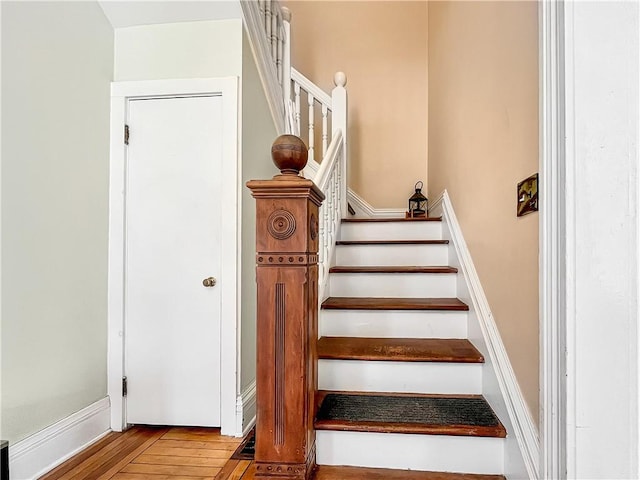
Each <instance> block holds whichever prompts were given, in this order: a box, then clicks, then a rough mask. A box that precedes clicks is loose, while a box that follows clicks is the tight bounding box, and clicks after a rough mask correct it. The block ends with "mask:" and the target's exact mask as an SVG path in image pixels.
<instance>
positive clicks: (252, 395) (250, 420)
mask: <svg viewBox="0 0 640 480" xmlns="http://www.w3.org/2000/svg"><path fill="white" fill-rule="evenodd" d="M255 424H256V381H255V380H254V381H253V382H251V383H250V384H249V385H248V386H247V387H246V388H245V389H244V390H243V391H242V393H241V394H240V395H238V398H237V400H236V437H245V436H246V435H247V434H248V433H249V431H250V430H251V429H252V428H253V426H254V425H255Z"/></svg>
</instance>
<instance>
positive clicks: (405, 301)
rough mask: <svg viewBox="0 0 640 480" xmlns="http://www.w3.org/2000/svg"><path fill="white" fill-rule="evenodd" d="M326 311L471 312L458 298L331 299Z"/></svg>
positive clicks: (325, 302)
mask: <svg viewBox="0 0 640 480" xmlns="http://www.w3.org/2000/svg"><path fill="white" fill-rule="evenodd" d="M322 308H324V309H334V310H335V309H341V310H464V311H466V310H469V306H468V305H467V304H466V303H464V302H462V301H461V300H459V299H457V298H395V297H393V298H390V297H329V298H327V299H326V300H325V301H324V302H322Z"/></svg>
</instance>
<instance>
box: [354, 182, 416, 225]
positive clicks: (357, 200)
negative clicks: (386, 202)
mask: <svg viewBox="0 0 640 480" xmlns="http://www.w3.org/2000/svg"><path fill="white" fill-rule="evenodd" d="M347 198H348V200H349V203H350V204H351V206H352V207H353V209H354V210H355V211H356V215H358V216H359V217H371V218H391V217H404V214H405V210H403V209H402V208H374V207H372V206H371V205H369V204H368V203H367V202H366V201H365V200H364V199H363V198H362V197H361V196H359V195H358V194H357V193H356V192H354V191H353V190H351V189H349V192H348V194H347Z"/></svg>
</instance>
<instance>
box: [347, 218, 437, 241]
mask: <svg viewBox="0 0 640 480" xmlns="http://www.w3.org/2000/svg"><path fill="white" fill-rule="evenodd" d="M440 238H442V222H357V223H343V224H342V225H341V226H340V240H439V239H440Z"/></svg>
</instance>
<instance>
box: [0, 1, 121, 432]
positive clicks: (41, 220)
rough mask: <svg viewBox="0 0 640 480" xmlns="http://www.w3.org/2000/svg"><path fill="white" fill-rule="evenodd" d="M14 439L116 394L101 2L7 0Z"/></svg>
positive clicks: (6, 188) (5, 186) (5, 162)
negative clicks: (112, 387) (110, 368)
mask: <svg viewBox="0 0 640 480" xmlns="http://www.w3.org/2000/svg"><path fill="white" fill-rule="evenodd" d="M1 8H2V235H3V236H2V277H3V283H2V324H1V328H2V389H1V390H2V431H1V432H0V437H1V438H3V439H8V440H10V441H11V442H16V441H19V440H21V439H23V438H25V437H27V436H28V435H30V434H32V433H34V432H36V431H39V430H41V429H43V428H44V427H47V426H48V425H51V424H52V423H54V422H56V421H58V420H60V419H62V418H65V417H67V416H69V415H70V414H72V413H74V412H77V411H78V410H81V409H82V408H84V407H86V406H87V405H90V404H92V403H93V402H95V401H97V400H99V399H101V398H104V397H105V396H106V379H107V372H106V365H107V362H106V359H107V350H106V347H107V330H106V326H107V323H106V322H107V312H106V309H107V218H108V211H107V206H108V179H109V88H110V87H109V82H110V81H111V79H112V73H113V30H112V28H111V26H110V24H109V22H108V21H107V19H106V17H105V16H104V14H103V12H102V10H101V9H100V7H99V6H98V4H97V3H95V2H41V3H39V2H2V4H1Z"/></svg>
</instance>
